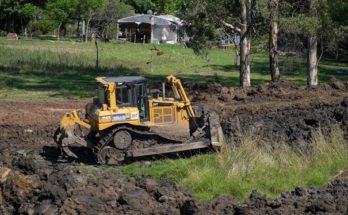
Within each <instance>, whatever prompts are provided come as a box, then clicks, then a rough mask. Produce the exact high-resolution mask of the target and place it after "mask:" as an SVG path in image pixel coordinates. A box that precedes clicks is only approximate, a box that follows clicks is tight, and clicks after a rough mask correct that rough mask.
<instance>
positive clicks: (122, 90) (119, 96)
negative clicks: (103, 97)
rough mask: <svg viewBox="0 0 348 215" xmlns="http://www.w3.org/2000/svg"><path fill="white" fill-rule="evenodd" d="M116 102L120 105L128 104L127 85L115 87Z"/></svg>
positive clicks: (128, 93) (128, 92)
mask: <svg viewBox="0 0 348 215" xmlns="http://www.w3.org/2000/svg"><path fill="white" fill-rule="evenodd" d="M116 103H117V105H120V106H122V105H123V106H124V105H129V104H130V90H129V88H128V87H126V86H124V87H117V88H116Z"/></svg>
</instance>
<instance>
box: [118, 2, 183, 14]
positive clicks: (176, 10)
mask: <svg viewBox="0 0 348 215" xmlns="http://www.w3.org/2000/svg"><path fill="white" fill-rule="evenodd" d="M124 2H125V3H126V4H129V5H131V6H132V7H134V9H135V11H136V12H137V13H147V11H148V10H152V11H153V12H156V13H158V14H172V15H178V14H180V11H181V10H184V9H185V8H186V7H187V6H188V4H189V1H187V0H126V1H124Z"/></svg>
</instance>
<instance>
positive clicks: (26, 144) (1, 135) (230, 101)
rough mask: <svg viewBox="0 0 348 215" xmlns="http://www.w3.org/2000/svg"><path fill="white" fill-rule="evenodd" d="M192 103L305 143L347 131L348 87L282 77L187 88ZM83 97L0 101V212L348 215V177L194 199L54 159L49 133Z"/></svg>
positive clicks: (232, 130)
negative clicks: (335, 129) (238, 197)
mask: <svg viewBox="0 0 348 215" xmlns="http://www.w3.org/2000/svg"><path fill="white" fill-rule="evenodd" d="M190 89H191V91H190V92H191V93H190V94H192V95H193V100H194V101H195V104H199V105H203V106H205V107H208V108H214V109H216V110H217V111H218V112H219V113H220V116H221V119H222V126H223V130H224V132H225V134H226V136H228V137H229V138H231V139H233V140H235V141H238V139H239V138H240V137H241V136H242V135H245V134H249V133H253V134H261V135H264V136H265V137H268V138H271V139H274V140H278V139H281V138H285V140H286V141H287V142H288V143H289V144H291V145H294V146H298V145H302V144H305V143H306V142H307V141H308V140H309V139H311V137H312V136H313V134H314V133H315V132H316V131H317V130H318V129H321V130H323V132H325V131H327V130H329V128H331V127H332V126H335V125H338V126H341V127H342V128H343V130H344V131H345V132H346V133H347V130H348V129H347V127H348V108H347V107H348V99H344V97H345V96H347V91H346V90H347V85H346V84H345V83H342V82H340V81H338V80H335V81H333V82H332V83H331V84H329V85H323V86H319V87H317V88H315V89H308V88H306V87H300V86H294V85H291V84H289V83H286V82H282V83H279V84H277V85H261V86H258V87H252V88H249V89H232V88H224V87H222V86H220V85H219V84H216V83H209V84H208V85H199V86H198V85H197V86H192V87H190ZM85 103H86V101H48V102H14V101H12V102H9V101H1V102H0V214H348V207H347V206H348V179H344V178H341V179H336V180H334V181H332V182H331V183H330V184H328V185H327V187H325V188H322V189H318V188H310V189H305V188H296V189H295V190H294V191H291V192H286V193H283V194H282V195H281V197H279V198H278V199H276V200H271V199H268V198H266V197H264V196H262V195H261V194H259V193H257V192H253V193H252V194H251V196H250V198H249V199H247V200H246V201H245V202H244V203H243V204H238V203H237V202H236V201H235V200H234V199H233V197H232V196H229V197H216V198H215V199H213V200H212V201H210V202H206V203H203V202H199V201H197V200H195V199H193V198H192V196H191V194H190V193H189V192H188V191H186V190H185V189H184V188H181V187H177V186H176V185H174V184H172V183H170V182H167V183H165V182H159V181H156V180H153V179H150V178H145V177H131V176H128V175H125V174H123V173H122V169H121V168H122V167H117V168H110V167H105V166H97V165H95V164H93V163H90V164H89V163H87V162H74V161H72V162H67V161H60V160H57V158H58V155H59V151H58V150H57V148H56V147H55V144H54V142H53V140H52V134H53V132H54V130H55V128H56V126H57V125H58V123H59V120H60V118H61V117H62V115H63V114H64V113H65V112H67V111H70V110H73V109H79V108H83V107H84V104H85Z"/></svg>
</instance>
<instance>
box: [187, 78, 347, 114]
mask: <svg viewBox="0 0 348 215" xmlns="http://www.w3.org/2000/svg"><path fill="white" fill-rule="evenodd" d="M347 87H348V84H347V83H343V82H342V81H339V80H332V82H331V83H329V84H323V85H319V86H317V87H315V88H308V87H306V86H299V85H295V84H293V83H289V82H287V81H281V82H279V83H276V84H261V85H258V86H253V87H249V88H227V87H223V86H221V85H220V84H218V83H214V82H209V83H208V84H196V85H193V86H190V87H189V89H190V93H189V95H191V99H192V101H194V102H196V103H198V104H202V105H205V106H209V107H211V108H215V109H222V110H224V111H231V112H235V111H236V112H238V111H239V110H249V111H250V112H252V113H254V114H256V113H262V112H269V111H276V110H280V109H283V108H287V107H288V108H292V107H297V108H309V107H311V106H313V105H317V104H338V103H339V102H340V101H341V100H342V98H343V97H344V96H346V95H347V94H346V89H347Z"/></svg>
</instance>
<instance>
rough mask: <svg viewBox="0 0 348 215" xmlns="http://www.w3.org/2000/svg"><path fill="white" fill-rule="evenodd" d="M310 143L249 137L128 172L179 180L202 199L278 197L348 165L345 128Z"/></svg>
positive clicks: (131, 167) (326, 179)
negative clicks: (301, 146)
mask: <svg viewBox="0 0 348 215" xmlns="http://www.w3.org/2000/svg"><path fill="white" fill-rule="evenodd" d="M310 144H312V145H311V146H312V149H311V150H309V151H305V150H302V151H299V150H297V151H294V150H292V149H290V147H289V146H288V145H286V144H278V145H277V147H276V148H273V149H272V148H271V147H270V145H269V143H265V142H262V141H259V140H258V139H257V138H255V137H252V138H250V137H246V138H245V139H244V142H243V143H242V144H240V145H239V146H238V147H237V148H234V149H233V150H232V149H224V150H222V151H221V152H218V153H215V154H206V155H200V156H196V157H193V158H191V159H177V160H165V161H162V162H160V163H159V164H157V165H154V166H152V167H147V168H144V167H139V165H138V164H137V163H135V164H131V165H129V166H127V167H125V168H124V172H126V173H128V174H133V175H148V176H152V177H156V178H159V179H162V180H171V181H175V182H176V183H177V184H179V185H181V186H184V187H187V188H188V189H189V190H190V191H191V192H192V193H193V195H194V197H196V198H197V199H200V200H203V201H206V200H210V199H212V198H213V197H214V196H215V195H233V196H234V197H235V198H236V199H237V200H239V201H243V200H245V199H246V198H247V197H248V196H249V195H250V194H251V192H252V190H257V191H258V192H261V193H263V194H265V195H266V196H268V197H271V198H274V197H278V196H279V194H280V193H281V192H284V191H289V190H293V189H294V188H295V187H297V186H306V187H309V186H319V187H320V186H324V185H326V184H327V183H328V182H329V181H331V180H333V179H334V177H335V175H337V173H339V172H340V171H344V170H345V171H347V170H348V163H347V160H348V151H347V145H346V143H345V140H344V138H343V134H342V132H341V131H335V132H333V133H332V135H331V137H329V138H324V137H323V136H322V135H320V134H319V135H318V138H317V139H316V140H314V141H313V142H311V143H310Z"/></svg>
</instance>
